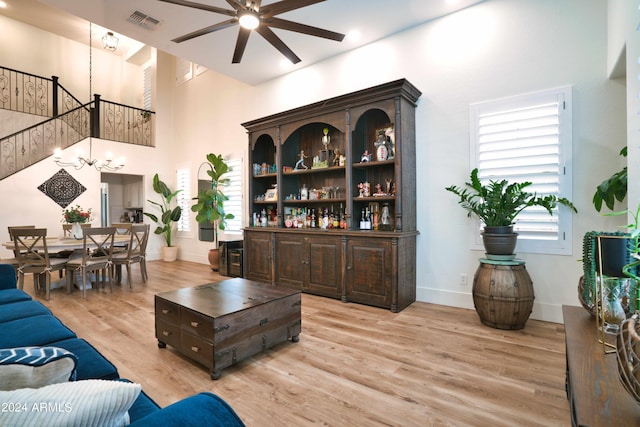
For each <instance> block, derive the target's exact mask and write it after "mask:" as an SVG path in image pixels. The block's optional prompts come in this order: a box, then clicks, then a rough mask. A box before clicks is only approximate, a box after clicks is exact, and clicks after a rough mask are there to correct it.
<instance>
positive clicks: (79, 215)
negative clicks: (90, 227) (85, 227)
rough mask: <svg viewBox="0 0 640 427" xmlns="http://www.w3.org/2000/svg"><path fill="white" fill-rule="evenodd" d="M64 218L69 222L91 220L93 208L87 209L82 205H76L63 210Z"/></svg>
mask: <svg viewBox="0 0 640 427" xmlns="http://www.w3.org/2000/svg"><path fill="white" fill-rule="evenodd" d="M62 219H63V221H64V222H66V223H68V224H72V223H74V222H79V223H85V222H89V221H91V219H92V218H91V208H89V209H87V210H86V211H85V210H83V209H82V208H81V207H80V205H76V206H75V207H72V208H70V209H65V210H64V212H62Z"/></svg>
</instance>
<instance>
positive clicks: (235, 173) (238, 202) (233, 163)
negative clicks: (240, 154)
mask: <svg viewBox="0 0 640 427" xmlns="http://www.w3.org/2000/svg"><path fill="white" fill-rule="evenodd" d="M227 165H228V166H229V169H231V171H230V172H227V173H226V174H225V175H224V178H227V179H229V184H228V185H227V186H226V187H225V188H224V190H223V192H224V194H225V196H227V197H228V198H229V200H227V201H226V202H225V203H224V211H225V212H226V213H230V214H233V215H234V218H233V219H232V220H228V221H227V228H226V230H225V232H226V233H240V232H241V231H242V177H243V176H244V175H243V173H242V158H239V159H233V160H228V161H227Z"/></svg>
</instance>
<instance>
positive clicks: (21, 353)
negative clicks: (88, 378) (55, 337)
mask: <svg viewBox="0 0 640 427" xmlns="http://www.w3.org/2000/svg"><path fill="white" fill-rule="evenodd" d="M77 361H78V359H77V358H76V356H75V355H74V354H73V353H71V352H69V351H67V350H65V349H63V348H58V347H16V348H5V349H0V378H2V381H0V390H15V389H18V388H25V387H33V388H38V387H43V386H46V385H49V384H57V383H61V382H67V381H75V379H76V364H77Z"/></svg>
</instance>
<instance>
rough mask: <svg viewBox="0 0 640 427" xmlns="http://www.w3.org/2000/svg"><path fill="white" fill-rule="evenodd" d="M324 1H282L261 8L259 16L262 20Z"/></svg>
mask: <svg viewBox="0 0 640 427" xmlns="http://www.w3.org/2000/svg"><path fill="white" fill-rule="evenodd" d="M323 1H325V0H282V1H279V2H276V3H271V4H267V5H264V6H262V9H260V15H262V17H263V18H269V17H271V16H274V15H278V14H280V13H285V12H289V11H290V10H295V9H300V8H301V7H306V6H311V5H312V4H316V3H322V2H323Z"/></svg>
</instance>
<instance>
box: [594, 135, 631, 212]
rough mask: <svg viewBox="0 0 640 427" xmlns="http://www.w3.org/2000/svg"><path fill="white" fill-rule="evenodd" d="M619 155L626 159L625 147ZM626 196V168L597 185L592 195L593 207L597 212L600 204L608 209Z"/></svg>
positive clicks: (600, 206) (600, 207)
mask: <svg viewBox="0 0 640 427" xmlns="http://www.w3.org/2000/svg"><path fill="white" fill-rule="evenodd" d="M620 155H621V156H623V157H627V147H624V148H623V149H622V150H620ZM626 196H627V167H626V166H625V167H624V168H622V170H620V171H618V172H616V173H614V174H613V175H611V176H610V177H609V178H607V179H605V180H604V181H602V182H601V183H600V185H598V187H597V188H596V192H595V194H594V195H593V206H594V207H595V208H596V210H597V211H598V212H600V210H601V209H602V203H603V202H604V204H605V205H606V206H607V207H608V208H609V209H610V210H613V207H614V205H615V203H616V200H617V201H619V202H621V201H623V200H624V198H625V197H626Z"/></svg>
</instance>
